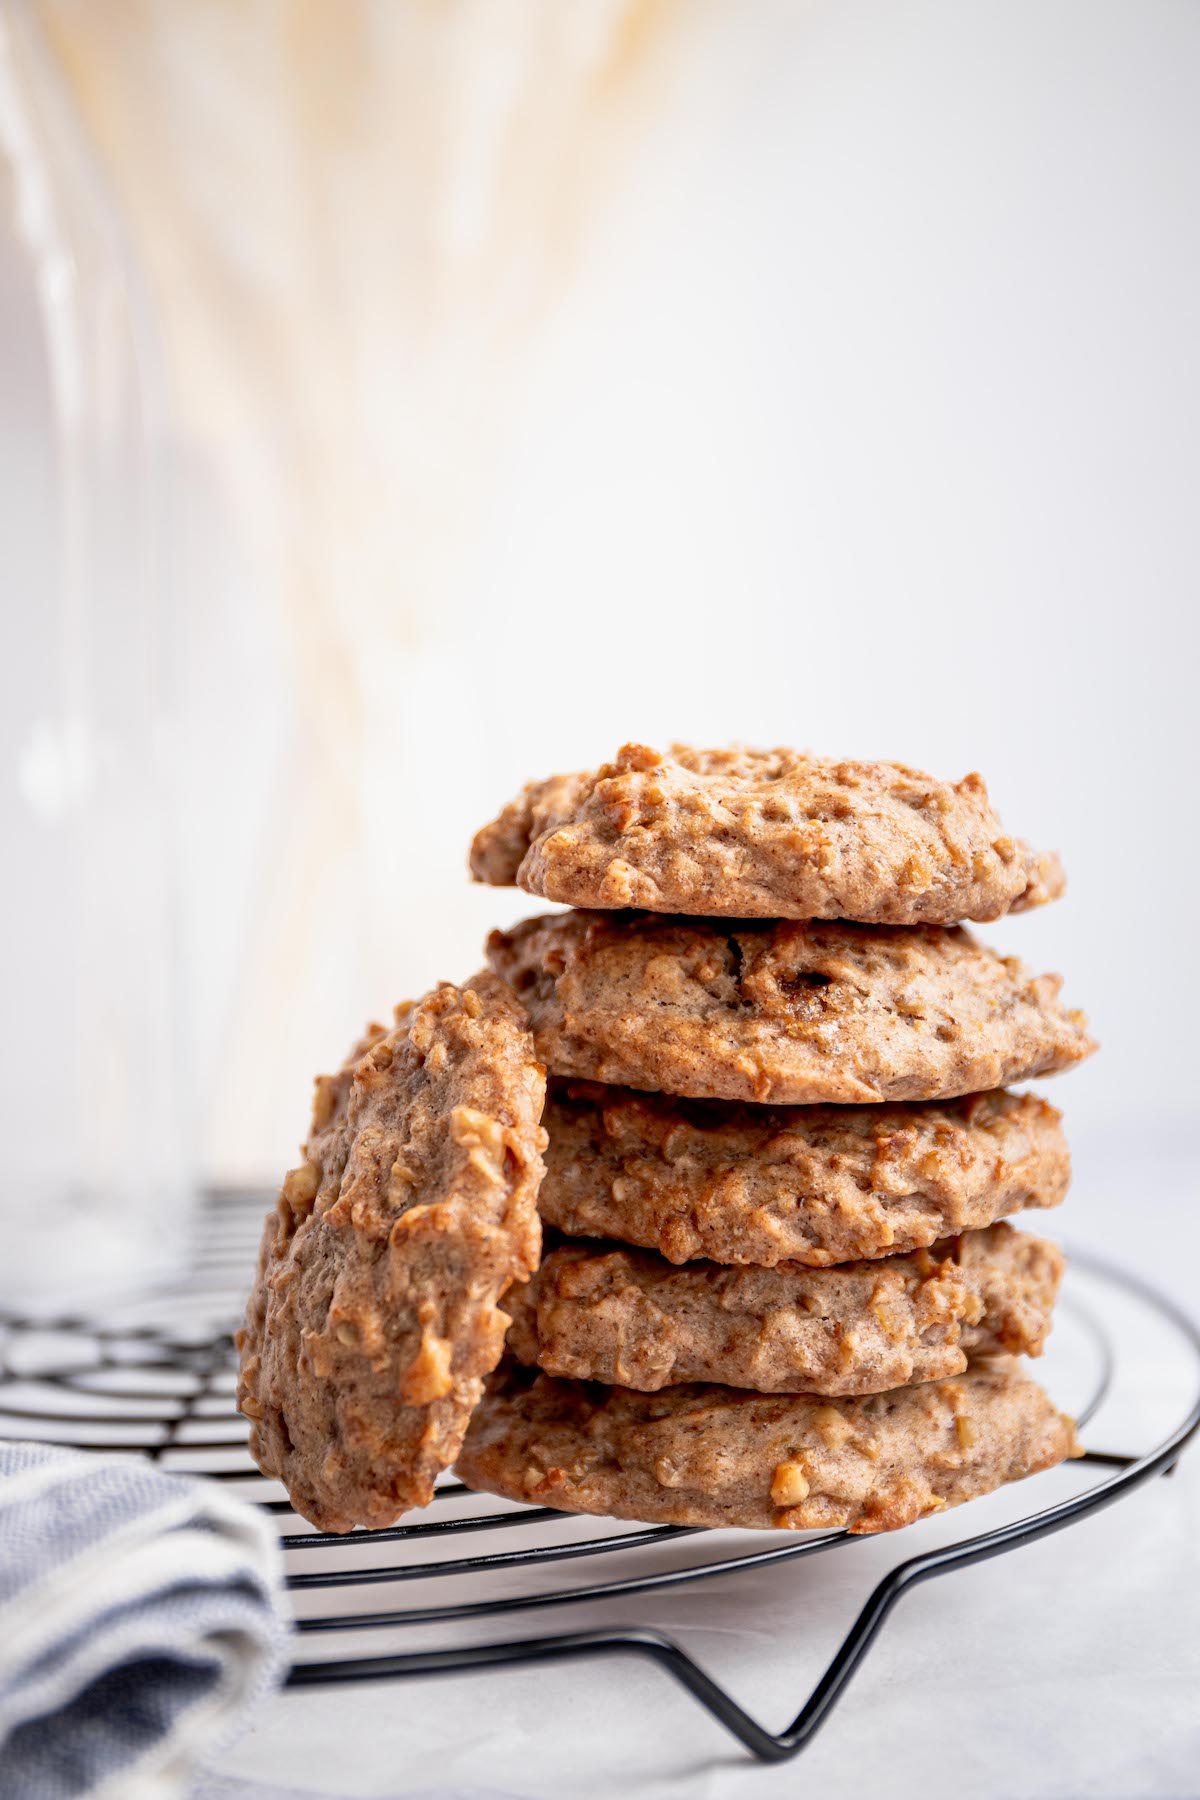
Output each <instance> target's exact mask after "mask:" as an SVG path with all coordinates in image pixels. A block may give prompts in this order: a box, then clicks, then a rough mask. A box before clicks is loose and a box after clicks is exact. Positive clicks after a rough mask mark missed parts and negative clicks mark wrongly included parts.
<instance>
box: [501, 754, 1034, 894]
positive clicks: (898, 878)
mask: <svg viewBox="0 0 1200 1800" xmlns="http://www.w3.org/2000/svg"><path fill="white" fill-rule="evenodd" d="M470 862H471V872H472V874H473V875H474V876H475V878H476V879H477V880H479V881H485V882H490V883H492V884H493V885H494V886H498V887H510V886H512V885H513V884H514V883H515V884H516V885H517V886H518V887H522V888H524V889H525V891H526V893H529V894H538V895H540V896H541V897H542V898H543V899H545V900H561V901H565V902H566V903H567V904H568V905H569V906H585V907H590V908H597V907H630V906H635V907H640V908H642V909H643V910H645V911H648V912H666V913H693V914H703V915H719V916H721V917H725V918H767V919H857V920H861V921H863V922H865V923H867V924H878V925H922V924H935V925H953V924H955V923H956V922H957V921H958V920H960V919H998V918H1000V917H1001V915H1002V914H1004V913H1007V912H1018V911H1021V910H1023V909H1026V908H1028V907H1031V906H1040V905H1041V904H1042V903H1043V902H1044V901H1047V900H1053V899H1056V898H1057V896H1058V895H1059V894H1060V893H1061V892H1062V890H1063V887H1064V885H1065V883H1064V877H1063V872H1062V868H1061V866H1060V864H1059V862H1058V859H1057V857H1055V856H1051V855H1039V854H1037V853H1035V852H1034V851H1032V850H1030V848H1029V847H1028V845H1027V844H1024V843H1022V842H1021V841H1020V840H1019V839H1017V838H1012V837H1010V836H1009V835H1008V834H1007V832H1005V831H1004V830H1003V828H1002V827H1001V824H1000V821H999V819H998V818H997V817H996V815H995V813H994V812H993V811H992V808H991V805H990V804H989V801H988V795H987V789H986V788H985V786H984V784H983V781H982V779H981V778H980V777H979V776H978V775H967V776H965V777H964V778H963V780H962V781H959V782H955V783H951V782H945V781H936V780H934V778H933V777H932V776H931V775H925V774H923V773H922V772H921V771H920V770H919V769H909V768H905V767H904V766H903V765H902V764H900V763H887V762H835V761H829V760H823V759H821V758H819V757H814V756H808V755H804V754H801V753H800V752H798V751H795V750H746V749H732V750H693V749H690V748H689V747H688V746H687V745H685V744H676V745H673V746H672V748H671V751H670V753H669V754H668V755H665V756H664V755H662V754H660V752H659V751H657V750H651V749H647V748H646V746H645V745H643V744H626V745H625V746H624V748H623V749H622V750H620V751H618V753H617V756H616V760H615V761H614V762H611V763H608V764H606V765H605V766H604V767H603V768H601V769H599V770H597V771H595V772H591V773H586V774H578V775H554V776H551V777H550V779H549V780H548V781H535V782H531V783H530V784H529V786H528V787H526V788H525V790H524V792H523V793H522V794H520V795H519V796H518V797H517V798H516V799H515V800H513V801H511V802H510V803H509V805H507V806H506V807H505V808H504V810H503V811H502V812H501V813H500V815H499V817H498V818H496V819H494V820H493V821H492V823H491V824H490V825H485V826H484V827H483V829H482V830H481V831H480V832H478V833H477V834H476V837H475V841H474V843H473V844H472V846H471V858H470Z"/></svg>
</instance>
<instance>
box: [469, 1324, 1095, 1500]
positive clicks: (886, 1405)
mask: <svg viewBox="0 0 1200 1800" xmlns="http://www.w3.org/2000/svg"><path fill="white" fill-rule="evenodd" d="M1079 1453H1080V1452H1079V1448H1078V1445H1077V1444H1076V1441H1075V1432H1074V1427H1073V1426H1072V1423H1071V1421H1070V1419H1068V1418H1066V1417H1065V1416H1064V1415H1063V1414H1062V1413H1060V1412H1058V1411H1057V1410H1056V1408H1055V1407H1054V1406H1053V1405H1052V1403H1051V1402H1050V1400H1049V1399H1048V1397H1047V1396H1046V1394H1045V1393H1043V1391H1042V1389H1041V1388H1040V1387H1038V1386H1037V1384H1036V1382H1033V1381H1030V1380H1028V1379H1027V1378H1026V1377H1025V1376H1024V1375H1022V1374H1021V1373H1020V1372H1019V1369H1018V1366H1017V1365H1016V1364H1014V1363H1010V1362H1008V1361H1007V1360H1005V1359H1002V1360H1001V1361H1000V1362H999V1363H997V1364H981V1365H979V1366H978V1367H977V1368H974V1369H972V1370H971V1371H970V1372H969V1373H968V1374H966V1375H962V1376H959V1377H957V1378H955V1379H954V1380H950V1381H931V1382H925V1383H923V1384H922V1385H921V1386H919V1387H908V1388H896V1389H893V1390H892V1391H891V1392H890V1393H886V1394H872V1395H870V1396H868V1397H867V1398H865V1399H859V1400H826V1399H821V1398H819V1397H817V1396H815V1395H811V1394H751V1393H744V1392H742V1391H740V1390H739V1389H737V1388H729V1387H704V1386H688V1387H674V1388H666V1389H664V1390H663V1392H662V1393H661V1394H638V1393H635V1392H634V1391H633V1390H632V1389H630V1388H604V1387H598V1386H595V1385H593V1384H592V1383H590V1382H583V1381H560V1380H556V1379H555V1377H554V1376H552V1375H543V1374H540V1373H538V1374H534V1373H533V1372H532V1371H530V1370H527V1369H523V1368H521V1366H520V1365H519V1364H516V1363H512V1362H509V1361H508V1360H507V1359H506V1360H505V1362H504V1364H503V1365H502V1366H501V1368H500V1369H499V1370H498V1371H497V1372H496V1374H495V1375H494V1376H493V1377H492V1379H491V1381H490V1382H489V1384H488V1391H487V1393H486V1394H485V1396H484V1398H483V1400H482V1402H481V1403H480V1406H479V1408H478V1409H477V1411H476V1412H475V1414H474V1417H473V1418H472V1420H471V1424H470V1428H469V1429H468V1431H467V1436H466V1440H465V1442H464V1444H463V1448H462V1452H461V1454H460V1456H459V1459H458V1464H457V1469H458V1474H459V1476H460V1477H461V1479H462V1480H463V1481H464V1482H466V1484H467V1486H468V1487H472V1488H482V1489H484V1490H485V1491H486V1492H488V1493H493V1494H502V1495H503V1496H504V1497H505V1498H506V1499H510V1500H523V1501H528V1502H529V1503H530V1504H532V1505H535V1506H550V1507H555V1508H557V1509H558V1510H559V1511H561V1512H580V1513H599V1514H601V1515H603V1516H605V1517H609V1518H617V1519H641V1520H644V1521H646V1522H647V1523H651V1524H658V1523H661V1524H665V1525H712V1526H735V1527H739V1528H740V1527H749V1528H756V1527H768V1528H771V1527H774V1528H779V1529H783V1530H787V1531H808V1530H821V1529H826V1528H829V1527H831V1526H842V1527H844V1528H845V1529H846V1530H848V1531H851V1532H854V1533H860V1534H865V1533H868V1532H876V1531H891V1530H894V1529H895V1528H896V1527H897V1526H900V1525H908V1524H911V1523H912V1522H913V1520H915V1519H919V1518H921V1517H922V1516H923V1515H925V1514H926V1513H933V1512H940V1511H941V1510H942V1509H943V1508H944V1507H947V1506H957V1505H958V1504H959V1502H960V1501H963V1500H970V1499H972V1498H973V1497H974V1496H976V1495H978V1494H987V1493H990V1492H991V1491H992V1489H994V1488H998V1487H1002V1486H1003V1485H1004V1483H1005V1482H1008V1481H1019V1480H1020V1479H1021V1478H1022V1477H1023V1476H1025V1475H1032V1474H1034V1473H1036V1472H1037V1471H1038V1470H1040V1469H1049V1468H1051V1467H1053V1465H1054V1464H1055V1463H1059V1462H1062V1460H1063V1459H1064V1457H1068V1456H1074V1455H1078V1454H1079Z"/></svg>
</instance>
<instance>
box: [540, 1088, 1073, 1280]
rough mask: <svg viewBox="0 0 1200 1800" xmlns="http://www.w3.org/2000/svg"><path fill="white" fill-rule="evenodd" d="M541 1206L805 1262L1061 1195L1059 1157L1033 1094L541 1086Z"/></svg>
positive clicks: (1051, 1124)
mask: <svg viewBox="0 0 1200 1800" xmlns="http://www.w3.org/2000/svg"><path fill="white" fill-rule="evenodd" d="M545 1124H546V1128H547V1131H548V1133H549V1139H550V1141H549V1144H548V1146H547V1149H546V1175H545V1179H544V1180H543V1182H542V1186H541V1191H540V1193H539V1195H538V1208H539V1210H540V1212H541V1215H542V1218H543V1219H544V1220H545V1221H546V1222H547V1223H548V1224H550V1225H554V1226H557V1228H558V1229H559V1230H560V1231H564V1232H566V1233H568V1234H569V1235H570V1236H571V1237H587V1238H619V1239H620V1240H621V1241H622V1242H623V1243H626V1244H639V1245H642V1246H643V1247H645V1248H647V1249H651V1250H657V1251H659V1252H660V1253H661V1254H662V1255H663V1256H665V1257H666V1258H667V1259H668V1261H670V1262H673V1263H682V1262H690V1261H693V1260H694V1259H696V1258H698V1257H706V1258H710V1259H711V1260H712V1261H713V1262H718V1263H753V1264H756V1265H759V1266H770V1265H771V1264H773V1263H777V1262H783V1261H795V1262H800V1263H804V1264H806V1265H807V1266H808V1267H810V1268H823V1267H825V1266H826V1265H828V1264H830V1263H844V1262H854V1261H856V1260H857V1259H859V1258H862V1257H878V1256H890V1255H893V1254H897V1253H899V1252H902V1251H908V1250H916V1249H921V1248H924V1247H925V1246H927V1245H929V1244H932V1243H934V1242H935V1240H936V1239H938V1238H941V1237H947V1236H950V1235H951V1234H953V1233H957V1232H962V1231H971V1230H975V1229H977V1228H979V1227H980V1226H984V1225H990V1224H992V1223H993V1221H994V1220H996V1219H999V1218H1003V1217H1004V1216H1005V1215H1006V1214H1009V1213H1015V1212H1018V1211H1021V1210H1022V1209H1024V1208H1026V1207H1038V1208H1041V1207H1050V1206H1057V1205H1058V1204H1059V1202H1060V1201H1061V1200H1062V1199H1063V1198H1064V1196H1065V1195H1066V1192H1067V1187H1068V1185H1069V1182H1070V1173H1071V1166H1070V1157H1069V1154H1068V1151H1067V1142H1066V1138H1065V1137H1064V1135H1063V1130H1062V1119H1061V1115H1060V1114H1059V1112H1058V1111H1057V1109H1056V1108H1055V1107H1053V1106H1051V1105H1049V1104H1048V1102H1047V1101H1045V1100H1043V1099H1041V1097H1040V1096H1039V1095H1036V1094H1010V1093H1006V1092H1004V1090H1003V1089H1001V1090H999V1091H997V1092H994V1093H989V1094H968V1095H966V1096H965V1097H964V1098H962V1099H958V1100H945V1101H926V1102H923V1103H922V1102H913V1103H899V1104H893V1105H879V1106H796V1107H773V1106H753V1105H747V1104H743V1103H740V1102H737V1101H724V1100H709V1101H704V1100H680V1099H676V1098H673V1097H671V1096H669V1095H666V1094H645V1093H638V1092H636V1091H635V1090H634V1089H632V1088H620V1087H605V1086H604V1085H603V1084H602V1083H600V1082H590V1081H559V1082H555V1083H553V1084H552V1085H551V1090H550V1094H549V1096H548V1099H547V1103H546V1113H545Z"/></svg>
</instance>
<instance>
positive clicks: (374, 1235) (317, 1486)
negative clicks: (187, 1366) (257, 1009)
mask: <svg viewBox="0 0 1200 1800" xmlns="http://www.w3.org/2000/svg"><path fill="white" fill-rule="evenodd" d="M544 1098H545V1074H544V1071H543V1069H542V1067H541V1065H540V1064H539V1062H538V1060H537V1057H536V1053H535V1051H534V1046H533V1042H532V1039H531V1038H530V1035H529V1032H528V1030H527V1020H526V1016H525V1013H524V1011H523V1010H522V1008H521V1006H520V1005H519V1003H518V1002H517V1000H516V999H515V998H514V996H513V994H512V992H511V991H510V990H509V989H508V988H507V987H506V986H505V984H504V983H503V982H502V981H500V980H498V979H497V978H496V976H494V975H492V974H489V973H487V972H486V971H485V972H484V973H483V974H481V975H479V976H477V977H476V978H475V980H474V981H473V982H472V983H471V984H470V985H469V986H467V987H464V988H462V989H459V988H455V987H451V986H449V985H448V984H447V985H444V986H442V987H439V988H435V989H434V990H433V992H432V993H430V994H427V995H426V997H425V998H424V999H423V1000H421V1001H418V1002H415V1003H410V1004H409V1005H407V1006H403V1007H398V1008H397V1010H396V1022H395V1025H394V1026H393V1028H392V1029H391V1030H390V1031H385V1030H384V1028H383V1027H382V1026H378V1025H376V1026H372V1027H371V1028H370V1030H369V1032H368V1034H367V1037H366V1038H365V1039H364V1041H363V1043H361V1044H360V1045H359V1046H358V1048H357V1049H356V1050H355V1051H354V1053H353V1055H352V1056H351V1057H350V1059H349V1061H348V1062H347V1063H346V1064H345V1066H344V1067H343V1068H342V1069H341V1070H340V1072H339V1073H338V1074H337V1075H334V1076H321V1077H320V1078H319V1079H318V1081H317V1084H316V1095H315V1099H314V1104H313V1117H312V1127H311V1132H310V1136H309V1139H308V1142H307V1143H306V1145H305V1147H304V1161H303V1162H302V1163H301V1165H300V1167H299V1168H297V1169H293V1170H292V1172H291V1174H290V1175H288V1177H287V1178H286V1180H285V1181H284V1184H283V1190H282V1192H281V1194H280V1197H279V1201H278V1204H277V1206H276V1209H275V1211H274V1212H273V1213H272V1214H271V1215H270V1216H269V1217H268V1219H267V1222H266V1225H265V1228H264V1231H263V1239H262V1247H261V1249H260V1252H259V1261H258V1273H257V1276H256V1279H255V1283H254V1288H253V1291H252V1293H251V1295H250V1299H249V1302H248V1304H247V1308H246V1322H245V1325H244V1327H243V1329H242V1330H241V1331H240V1332H239V1333H238V1339H237V1342H238V1349H239V1351H240V1355H241V1368H240V1376H239V1382H238V1404H239V1406H240V1407H241V1409H242V1411H243V1412H244V1413H245V1414H246V1416H247V1417H248V1418H249V1419H250V1421H251V1430H250V1450H251V1454H252V1455H253V1456H254V1458H255V1460H256V1462H257V1463H258V1465H259V1467H260V1468H261V1469H262V1471H263V1473H264V1474H266V1475H271V1476H274V1477H276V1478H277V1479H278V1480H279V1481H281V1482H282V1483H283V1484H284V1486H285V1487H286V1488H287V1490H288V1493H289V1495H290V1497H291V1501H292V1504H293V1506H294V1507H295V1508H296V1511H297V1512H299V1513H302V1514H303V1515H304V1517H305V1518H307V1519H310V1520H312V1522H313V1523H314V1524H315V1525H319V1526H321V1527H322V1528H323V1529H325V1530H327V1531H349V1530H351V1529H352V1528H353V1527H354V1526H355V1525H366V1526H381V1525H388V1524H390V1523H392V1521H393V1520H395V1519H396V1518H397V1517H398V1516H399V1515H400V1514H401V1513H403V1512H405V1511H406V1510H407V1509H408V1508H409V1507H413V1506H424V1505H426V1504H427V1503H428V1501H429V1499H430V1497H431V1495H432V1493H433V1484H434V1481H435V1480H436V1478H437V1476H438V1475H439V1474H440V1472H441V1471H442V1470H443V1469H445V1468H448V1467H449V1466H450V1464H451V1463H452V1462H453V1461H454V1458H455V1456H456V1455H457V1454H458V1449H459V1445H460V1444H461V1442H462V1436H463V1432H464V1431H465V1429H466V1425H467V1421H468V1419H469V1418H470V1415H471V1411H472V1409H473V1407H474V1406H475V1404H476V1403H477V1401H478V1399H479V1397H480V1394H481V1393H482V1391H483V1382H484V1378H485V1376H486V1375H487V1374H488V1373H489V1372H490V1371H491V1370H492V1369H494V1368H495V1366H496V1364H497V1362H498V1361H499V1358H500V1354H501V1351H502V1348H503V1344H504V1334H505V1331H506V1329H507V1327H508V1323H509V1319H508V1315H507V1313H505V1312H503V1311H502V1310H501V1307H500V1305H499V1302H500V1298H501V1296H502V1295H503V1293H504V1292H505V1290H506V1289H507V1288H508V1287H509V1286H510V1285H511V1284H512V1283H513V1282H514V1281H520V1280H522V1279H524V1278H525V1277H526V1276H528V1275H529V1274H530V1273H531V1272H532V1270H533V1269H534V1268H535V1267H536V1266H537V1260H538V1255H539V1252H540V1248H541V1231H540V1225H539V1221H538V1215H537V1190H538V1185H539V1183H540V1181H541V1177H542V1154H541V1153H542V1151H543V1149H544V1148H545V1142H546V1139H545V1133H544V1132H543V1130H542V1127H541V1124H540V1120H541V1114H542V1106H543V1102H544Z"/></svg>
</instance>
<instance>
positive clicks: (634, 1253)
mask: <svg viewBox="0 0 1200 1800" xmlns="http://www.w3.org/2000/svg"><path fill="white" fill-rule="evenodd" d="M1062 1272H1063V1257H1062V1252H1061V1251H1060V1250H1058V1249H1057V1248H1056V1247H1055V1245H1053V1244H1048V1243H1045V1242H1044V1241H1042V1240H1041V1239H1039V1238H1035V1237H1027V1236H1026V1235H1025V1233H1024V1232H1020V1231H1014V1230H1013V1229H1012V1228H1011V1226H1008V1225H992V1226H989V1227H988V1228H987V1229H986V1230H983V1231H970V1232H967V1233H965V1234H964V1235H963V1236H961V1237H956V1238H946V1239H944V1240H943V1241H942V1242H941V1243H940V1244H936V1245H934V1247H933V1248H932V1249H931V1250H917V1251H915V1252H913V1254H912V1255H910V1256H888V1257H884V1258H883V1259H882V1260H880V1261H878V1262H853V1263H845V1264H843V1265H841V1266H840V1267H838V1268H831V1269H806V1268H803V1267H802V1266H801V1265H800V1264H798V1263H779V1264H777V1265H776V1266H775V1267H774V1268H773V1269H752V1268H740V1269H729V1268H722V1267H721V1266H720V1265H719V1264H718V1263H713V1262H694V1263H688V1264H687V1265H686V1266H685V1267H683V1268H674V1267H672V1265H671V1264H670V1263H668V1262H664V1261H663V1259H662V1257H660V1256H656V1255H655V1254H654V1252H653V1251H652V1250H628V1249H625V1248H624V1247H623V1246H620V1245H614V1244H564V1245H562V1246H561V1247H560V1248H558V1249H556V1250H552V1251H551V1252H550V1254H549V1255H548V1256H547V1257H546V1259H545V1261H544V1262H543V1263H542V1266H541V1268H540V1269H539V1270H538V1272H537V1274H536V1275H534V1276H533V1277H532V1278H531V1279H530V1280H529V1281H528V1282H527V1283H526V1284H525V1285H524V1286H523V1287H517V1288H513V1289H511V1290H510V1292H509V1293H508V1295H507V1296H506V1298H505V1302H504V1304H505V1308H506V1310H507V1311H508V1312H510V1313H511V1314H512V1321H513V1322H512V1325H511V1326H510V1328H509V1333H508V1349H509V1350H510V1351H511V1352H512V1354H513V1355H514V1356H515V1357H516V1358H517V1360H518V1361H519V1362H523V1363H530V1364H536V1365H537V1366H538V1367H539V1368H542V1369H544V1370H545V1371H546V1373H547V1374H548V1375H564V1376H568V1377H571V1378H573V1379H579V1380H583V1381H605V1382H609V1383H610V1384H613V1385H617V1386H621V1387H630V1388H637V1389H638V1390H639V1391H640V1392H642V1393H656V1392H657V1391H658V1390H659V1389H660V1388H664V1387H676V1386H679V1385H680V1384H682V1383H684V1382H689V1381H701V1382H703V1381H714V1382H722V1383H724V1384H725V1385H727V1386H729V1387H739V1388H754V1389H756V1390H757V1391H758V1392H760V1393H766V1394H880V1393H883V1392H885V1391H886V1390H887V1389H888V1388H896V1387H906V1386H907V1385H908V1384H909V1383H911V1382H914V1381H937V1380H940V1379H941V1378H942V1377H943V1376H947V1375H960V1374H961V1373H962V1371H963V1370H964V1369H965V1368H966V1366H967V1363H968V1361H969V1360H977V1359H978V1358H980V1357H984V1356H996V1355H999V1354H1001V1353H1002V1352H1009V1353H1011V1354H1012V1355H1020V1354H1022V1353H1025V1354H1027V1355H1029V1356H1038V1355H1040V1354H1041V1350H1042V1346H1043V1344H1044V1343H1045V1340H1046V1337H1047V1334H1048V1333H1049V1330H1050V1323H1051V1316H1052V1313H1053V1310H1054V1301H1055V1297H1056V1295H1057V1293H1058V1286H1059V1282H1060V1281H1061V1279H1062Z"/></svg>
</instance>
